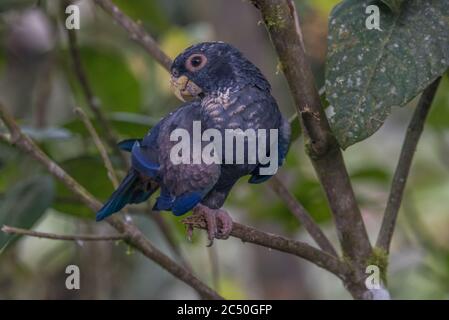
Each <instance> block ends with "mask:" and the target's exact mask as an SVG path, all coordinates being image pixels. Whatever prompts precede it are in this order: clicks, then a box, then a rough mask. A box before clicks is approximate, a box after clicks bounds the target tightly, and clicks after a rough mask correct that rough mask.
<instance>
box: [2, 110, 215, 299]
mask: <svg viewBox="0 0 449 320" xmlns="http://www.w3.org/2000/svg"><path fill="white" fill-rule="evenodd" d="M0 118H1V119H2V120H3V122H4V124H5V125H6V127H7V128H8V130H9V131H10V133H11V138H10V142H11V143H12V144H15V145H16V146H17V147H18V148H19V149H21V150H22V151H24V152H26V153H28V154H29V155H31V156H32V157H33V158H34V159H36V160H37V161H38V162H40V163H41V164H42V165H43V166H44V167H45V168H46V169H47V170H48V171H49V172H50V173H51V174H52V175H53V176H54V177H55V178H57V179H58V180H59V181H61V182H62V183H63V184H64V185H65V186H66V187H67V188H68V189H69V190H70V191H72V192H73V193H74V194H75V195H76V196H77V197H78V199H79V200H80V201H81V202H83V203H84V204H85V205H86V206H87V207H89V208H90V209H91V210H92V211H94V212H97V211H98V210H99V209H100V208H101V206H102V205H101V203H100V202H99V201H98V200H97V199H95V198H94V197H93V196H92V195H91V194H90V193H89V192H88V191H87V190H86V189H85V188H84V187H83V186H81V185H80V184H78V182H76V181H75V180H74V179H73V178H72V177H71V176H70V175H68V174H67V173H66V172H65V171H64V170H63V169H62V168H61V167H60V166H59V165H58V164H56V163H55V162H53V161H52V160H51V159H50V158H49V157H48V156H47V155H46V154H45V153H44V152H43V151H42V150H41V149H40V148H39V147H38V146H37V145H36V144H35V143H34V142H33V141H32V140H31V139H30V138H29V137H28V136H27V135H25V134H23V133H22V131H21V130H20V128H19V126H18V125H17V123H16V122H15V120H14V119H13V118H12V116H11V115H10V114H9V113H8V112H7V111H6V108H5V107H4V106H3V105H1V104H0ZM106 221H107V222H108V223H109V224H110V225H111V226H112V227H114V228H115V229H116V230H117V231H118V232H119V233H120V234H123V235H125V241H126V242H127V243H128V244H130V245H131V246H133V247H135V248H136V249H137V250H138V251H140V252H141V253H142V254H143V255H145V256H146V257H148V258H149V259H151V260H153V261H154V262H156V263H157V264H159V265H160V266H161V267H162V268H163V269H165V270H167V271H168V272H170V273H171V274H172V275H173V276H175V277H176V278H178V279H180V280H181V281H183V282H185V283H186V284H187V285H189V286H190V287H192V288H194V289H195V290H196V291H197V292H198V294H199V295H200V296H201V297H203V298H207V299H222V297H221V296H220V295H219V294H218V293H217V292H215V291H214V290H212V289H211V288H210V287H208V286H207V285H206V284H204V283H203V282H202V281H201V280H199V279H198V278H197V277H195V276H194V275H193V274H192V273H191V272H189V271H188V270H187V269H186V268H184V267H182V266H180V265H179V264H177V263H176V262H174V261H173V260H172V259H171V258H169V257H168V256H166V255H165V254H164V253H163V252H161V251H159V250H158V249H157V248H156V247H154V245H153V244H152V243H151V242H150V241H149V240H148V239H147V238H146V237H145V236H144V235H143V234H142V232H141V231H140V230H139V229H138V228H137V227H136V226H135V225H134V224H132V223H130V222H124V221H123V220H122V219H120V218H118V217H117V216H112V217H109V218H107V219H106Z"/></svg>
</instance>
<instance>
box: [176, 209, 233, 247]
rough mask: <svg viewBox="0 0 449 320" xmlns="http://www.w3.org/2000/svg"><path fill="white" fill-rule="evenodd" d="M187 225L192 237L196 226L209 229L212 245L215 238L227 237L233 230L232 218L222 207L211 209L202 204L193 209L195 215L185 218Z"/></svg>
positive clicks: (188, 235)
mask: <svg viewBox="0 0 449 320" xmlns="http://www.w3.org/2000/svg"><path fill="white" fill-rule="evenodd" d="M183 223H184V224H185V225H186V226H187V237H188V238H189V239H190V238H191V236H192V234H193V228H194V227H200V228H204V229H206V230H207V237H208V239H209V241H210V242H209V245H208V247H210V246H211V245H212V244H213V243H214V239H227V238H229V234H230V233H231V231H232V218H231V216H230V215H229V214H228V213H227V212H226V211H225V210H222V209H210V208H208V207H206V206H204V205H202V204H199V205H197V206H196V207H195V208H194V209H193V215H191V216H190V217H187V218H186V219H184V220H183Z"/></svg>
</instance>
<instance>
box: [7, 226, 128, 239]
mask: <svg viewBox="0 0 449 320" xmlns="http://www.w3.org/2000/svg"><path fill="white" fill-rule="evenodd" d="M1 230H2V231H3V232H4V233H8V234H18V235H25V236H29V237H35V238H45V239H53V240H65V241H116V240H124V239H125V237H126V236H125V235H123V234H118V235H109V236H98V235H80V234H75V235H62V234H55V233H47V232H39V231H34V230H27V229H22V228H15V227H11V226H6V225H4V226H3V227H2V229H1Z"/></svg>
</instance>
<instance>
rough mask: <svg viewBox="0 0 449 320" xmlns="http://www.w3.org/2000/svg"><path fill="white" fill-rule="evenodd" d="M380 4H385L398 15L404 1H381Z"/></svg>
mask: <svg viewBox="0 0 449 320" xmlns="http://www.w3.org/2000/svg"><path fill="white" fill-rule="evenodd" d="M382 2H383V3H385V4H386V5H387V6H388V7H389V8H390V9H391V11H393V12H394V13H399V12H400V11H401V6H402V4H403V3H404V2H405V0H382Z"/></svg>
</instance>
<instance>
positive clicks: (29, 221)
mask: <svg viewBox="0 0 449 320" xmlns="http://www.w3.org/2000/svg"><path fill="white" fill-rule="evenodd" d="M54 189H55V188H54V184H53V180H52V179H51V178H50V177H49V176H46V175H40V176H35V177H32V178H28V179H26V180H22V181H20V182H19V183H17V184H16V185H15V186H12V187H11V186H10V187H9V190H8V191H7V192H6V193H5V195H4V196H3V197H2V198H0V225H1V226H3V225H9V226H14V227H18V228H25V229H29V228H31V227H32V226H33V225H34V224H35V223H36V221H37V220H38V219H39V218H40V217H41V216H42V215H43V214H44V212H45V211H46V210H47V209H48V208H49V207H50V206H51V205H52V203H53V200H54ZM14 238H17V237H14V236H12V235H7V234H5V233H3V232H0V252H1V250H3V249H4V247H5V245H6V244H7V243H8V242H10V241H11V240H12V239H14Z"/></svg>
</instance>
